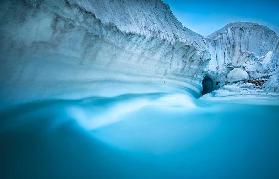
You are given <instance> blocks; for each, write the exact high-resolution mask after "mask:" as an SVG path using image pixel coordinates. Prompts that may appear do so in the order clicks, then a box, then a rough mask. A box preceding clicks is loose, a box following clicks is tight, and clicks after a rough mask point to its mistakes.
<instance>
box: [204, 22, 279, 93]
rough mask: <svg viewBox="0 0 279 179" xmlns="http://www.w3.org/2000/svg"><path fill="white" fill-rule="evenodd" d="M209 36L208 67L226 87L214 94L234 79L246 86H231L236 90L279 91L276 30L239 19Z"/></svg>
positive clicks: (278, 53)
mask: <svg viewBox="0 0 279 179" xmlns="http://www.w3.org/2000/svg"><path fill="white" fill-rule="evenodd" d="M207 39H208V42H209V51H210V54H211V60H210V62H209V64H208V67H207V71H208V73H209V74H210V75H211V76H212V77H213V78H215V80H216V81H218V83H219V86H221V87H225V88H222V89H221V90H219V91H217V92H214V94H215V95H217V96H218V95H220V94H219V93H220V91H223V90H224V89H226V88H230V87H228V86H230V85H231V84H232V85H235V84H233V83H238V84H237V87H239V88H241V89H243V90H240V91H239V90H236V88H231V89H232V90H231V91H232V92H233V93H237V94H241V91H244V92H245V91H247V90H251V91H252V93H253V92H255V91H257V92H260V93H267V92H268V93H269V92H278V80H277V81H276V79H278V75H279V74H278V72H277V71H278V67H279V37H278V36H277V34H276V33H275V32H274V31H272V30H271V29H269V28H268V27H266V26H262V25H259V24H256V23H249V22H238V23H231V24H228V25H226V26H225V27H224V28H222V29H220V30H218V31H217V32H215V33H213V34H211V35H210V36H208V37H207ZM254 88H255V90H254ZM251 91H250V92H251ZM248 93H249V92H248ZM221 94H223V92H222V93H221ZM245 94H246V93H245ZM223 95H224V94H223ZM225 95H227V94H225Z"/></svg>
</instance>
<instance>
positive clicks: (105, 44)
mask: <svg viewBox="0 0 279 179" xmlns="http://www.w3.org/2000/svg"><path fill="white" fill-rule="evenodd" d="M0 18H1V20H0V41H1V43H0V54H1V56H0V61H1V65H0V84H1V86H0V98H1V102H0V107H1V106H5V105H7V104H10V103H11V104H13V103H18V102H21V101H28V100H35V99H49V98H81V97H86V96H92V95H96V96H114V95H119V94H125V93H141V92H142V91H144V92H165V91H170V90H177V89H179V90H183V91H184V90H185V89H188V90H189V91H191V92H192V93H193V94H196V95H197V96H198V95H199V94H200V93H201V92H202V84H203V79H207V78H204V77H205V75H206V74H207V75H208V76H207V77H208V79H210V78H212V79H213V82H214V83H216V84H218V85H216V86H217V87H221V88H222V89H221V90H224V89H226V85H230V84H228V83H231V82H232V83H233V85H235V84H236V83H241V84H236V85H237V87H241V85H242V86H245V87H247V85H248V86H249V89H250V88H251V86H252V88H254V87H257V88H256V91H259V90H260V91H263V92H270V91H272V92H276V93H277V92H278V79H279V78H278V65H279V62H278V57H279V55H278V54H279V47H278V46H279V45H278V44H279V40H278V39H279V38H278V36H277V35H276V34H275V33H274V32H273V31H272V30H270V29H268V28H267V27H264V26H261V25H258V24H254V23H233V24H229V25H227V26H226V27H224V28H223V29H221V30H219V31H217V32H215V33H213V34H212V35H210V36H209V37H207V38H205V37H202V36H201V35H199V34H197V33H195V32H193V31H191V30H189V29H187V28H185V27H183V25H182V24H181V23H180V22H179V21H178V20H177V19H176V18H175V16H174V15H173V14H172V12H171V10H170V8H169V6H168V5H166V4H165V3H164V2H162V1H161V0H102V1H99V0H60V1H56V0H48V1H45V0H16V1H12V0H3V1H1V2H0ZM209 77H210V78H209ZM247 82H248V83H247ZM217 87H214V89H215V88H217ZM230 89H233V90H235V89H236V88H230ZM241 89H242V88H241ZM209 91H210V90H209ZM240 91H243V90H240ZM234 92H236V91H234ZM236 93H238V94H239V91H237V92H236ZM214 94H218V90H217V91H215V92H214ZM222 94H223V93H222Z"/></svg>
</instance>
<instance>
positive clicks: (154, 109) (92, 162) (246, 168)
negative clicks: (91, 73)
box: [0, 93, 279, 178]
mask: <svg viewBox="0 0 279 179" xmlns="http://www.w3.org/2000/svg"><path fill="white" fill-rule="evenodd" d="M0 120H1V121H0V146H1V147H0V150H1V153H0V154H1V155H0V157H1V158H0V159H1V163H0V164H1V170H0V174H1V175H0V176H1V177H0V178H62V177H65V178H278V177H279V105H268V104H262V105H260V104H237V103H229V102H221V101H219V102H213V101H209V100H201V99H195V98H193V97H191V96H190V95H187V94H181V93H180V94H176V93H175V94H169V93H151V94H126V95H122V96H116V97H109V98H105V97H92V98H86V99H80V100H49V101H37V102H33V103H29V104H25V105H21V106H18V107H14V108H12V109H9V110H5V111H2V112H0Z"/></svg>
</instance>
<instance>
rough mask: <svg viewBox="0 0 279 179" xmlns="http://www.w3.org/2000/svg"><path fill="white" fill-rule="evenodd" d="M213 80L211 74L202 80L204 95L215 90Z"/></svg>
mask: <svg viewBox="0 0 279 179" xmlns="http://www.w3.org/2000/svg"><path fill="white" fill-rule="evenodd" d="M213 83H214V82H213V80H212V79H211V78H210V77H209V76H205V77H204V79H203V80H202V95H205V94H207V93H210V92H212V91H213V90H214V84H213Z"/></svg>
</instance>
